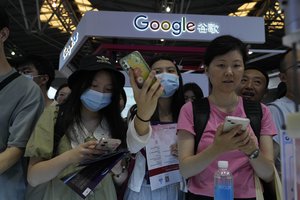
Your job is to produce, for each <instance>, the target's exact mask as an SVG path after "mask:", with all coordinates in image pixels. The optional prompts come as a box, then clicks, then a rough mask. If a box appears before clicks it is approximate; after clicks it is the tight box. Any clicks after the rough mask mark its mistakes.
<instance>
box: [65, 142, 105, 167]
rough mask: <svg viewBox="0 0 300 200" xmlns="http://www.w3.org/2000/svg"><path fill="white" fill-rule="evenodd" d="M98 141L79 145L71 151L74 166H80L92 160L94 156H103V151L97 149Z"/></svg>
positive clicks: (70, 156)
mask: <svg viewBox="0 0 300 200" xmlns="http://www.w3.org/2000/svg"><path fill="white" fill-rule="evenodd" d="M97 144H98V141H97V140H91V141H88V142H85V143H82V144H80V145H78V146H77V147H75V148H73V149H71V150H70V151H69V154H70V155H69V158H70V160H71V163H72V164H78V163H80V162H82V161H84V160H87V159H92V158H93V156H94V155H101V154H102V153H103V151H101V150H98V149H96V148H95V147H96V145H97Z"/></svg>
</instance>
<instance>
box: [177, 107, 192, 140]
mask: <svg viewBox="0 0 300 200" xmlns="http://www.w3.org/2000/svg"><path fill="white" fill-rule="evenodd" d="M177 130H186V131H188V132H190V133H192V134H193V135H196V134H195V131H194V115H193V107H192V103H191V102H188V103H186V104H184V105H183V106H182V108H181V110H180V114H179V117H178V123H177Z"/></svg>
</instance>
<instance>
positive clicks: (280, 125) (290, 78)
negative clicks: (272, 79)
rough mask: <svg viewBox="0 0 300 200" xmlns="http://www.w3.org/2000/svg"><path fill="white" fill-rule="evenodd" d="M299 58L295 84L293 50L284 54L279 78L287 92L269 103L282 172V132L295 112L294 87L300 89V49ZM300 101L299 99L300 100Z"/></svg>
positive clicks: (277, 164) (278, 167)
mask: <svg viewBox="0 0 300 200" xmlns="http://www.w3.org/2000/svg"><path fill="white" fill-rule="evenodd" d="M297 58H298V61H297V63H298V68H297V77H298V82H297V84H296V85H295V84H294V69H293V64H294V63H293V52H292V51H289V52H287V54H286V55H285V56H284V58H283V61H282V62H281V64H280V67H279V72H280V74H279V78H280V80H281V81H282V82H283V83H285V85H286V94H285V96H284V97H282V98H280V99H277V100H275V101H274V102H271V103H270V104H269V108H270V111H271V113H272V116H273V119H274V122H275V124H276V127H277V133H278V134H277V135H276V136H275V137H273V139H274V141H275V142H274V149H275V150H276V151H274V153H275V157H276V158H277V159H276V167H277V169H278V171H279V172H280V155H279V154H280V146H279V144H280V142H279V138H280V133H282V131H284V126H285V119H286V116H287V115H288V114H290V113H293V112H295V103H294V100H295V90H294V88H297V91H298V92H299V90H300V78H299V77H300V68H299V62H300V51H299V50H298V51H297ZM298 102H299V100H298Z"/></svg>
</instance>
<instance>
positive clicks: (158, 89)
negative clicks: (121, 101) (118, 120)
mask: <svg viewBox="0 0 300 200" xmlns="http://www.w3.org/2000/svg"><path fill="white" fill-rule="evenodd" d="M129 77H130V84H131V86H132V89H133V94H134V99H135V102H136V104H137V114H138V116H139V117H140V118H142V119H144V120H148V119H150V118H151V116H152V115H153V113H154V111H155V109H156V106H157V101H158V98H159V97H160V96H161V95H162V93H163V90H164V88H163V87H162V86H161V84H160V81H159V80H158V79H156V78H155V72H154V71H151V72H150V74H149V76H148V78H147V79H146V81H145V82H144V84H143V86H142V88H139V87H138V85H137V83H136V81H135V76H134V72H133V70H129ZM153 81H154V83H153ZM152 83H153V84H152Z"/></svg>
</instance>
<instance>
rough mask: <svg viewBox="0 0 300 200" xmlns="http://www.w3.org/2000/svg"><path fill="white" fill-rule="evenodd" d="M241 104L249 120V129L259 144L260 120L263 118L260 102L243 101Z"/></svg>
mask: <svg viewBox="0 0 300 200" xmlns="http://www.w3.org/2000/svg"><path fill="white" fill-rule="evenodd" d="M243 103H244V110H245V113H246V116H247V117H248V118H249V119H250V125H251V128H252V129H253V131H254V134H255V136H256V137H257V140H258V142H259V138H260V130H261V119H262V116H263V113H262V108H261V105H260V102H254V101H248V100H245V99H243Z"/></svg>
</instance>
